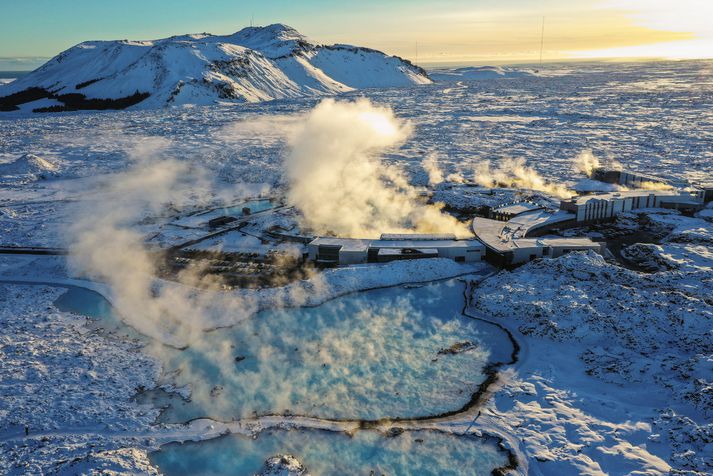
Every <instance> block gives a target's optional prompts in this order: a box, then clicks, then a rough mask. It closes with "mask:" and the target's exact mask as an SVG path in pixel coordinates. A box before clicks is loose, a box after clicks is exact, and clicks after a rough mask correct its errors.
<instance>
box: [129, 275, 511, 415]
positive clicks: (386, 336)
mask: <svg viewBox="0 0 713 476" xmlns="http://www.w3.org/2000/svg"><path fill="white" fill-rule="evenodd" d="M463 286H464V285H463V284H462V283H460V282H457V281H450V282H445V283H438V284H432V285H427V286H422V287H416V288H413V287H412V288H404V287H397V288H389V289H380V290H374V291H369V292H364V293H357V294H352V295H349V296H344V297H341V298H338V299H335V300H333V301H330V302H327V303H325V304H323V305H321V306H318V307H313V308H298V309H284V310H270V311H265V312H261V313H259V314H257V315H256V316H254V317H253V318H251V319H249V320H247V321H244V322H242V323H240V324H238V325H236V326H234V327H231V328H228V329H219V330H216V331H213V332H208V333H205V334H204V335H203V336H202V337H201V339H200V340H199V341H197V342H194V343H193V344H192V345H191V347H190V348H188V349H186V350H177V349H166V348H161V349H160V353H159V356H160V358H161V360H162V362H163V368H164V372H165V373H166V375H167V382H171V383H174V384H175V385H177V386H179V387H183V386H185V385H188V386H189V387H190V389H191V398H190V400H184V399H182V398H181V397H179V396H177V395H166V394H165V393H163V392H149V393H148V394H146V395H144V396H143V398H144V400H143V401H146V402H152V403H154V404H156V405H158V406H161V407H165V411H164V412H163V414H162V417H161V421H163V422H185V421H188V420H191V419H194V418H199V417H211V418H215V419H219V420H223V421H228V420H233V419H240V418H249V417H254V416H258V415H267V414H295V415H306V416H314V417H320V418H330V419H379V418H389V417H390V418H393V417H402V418H405V417H421V416H430V415H437V414H441V413H444V412H451V411H455V410H458V409H461V408H462V407H463V406H465V405H466V404H468V402H469V401H470V400H471V398H472V395H473V393H474V392H476V390H477V389H478V387H479V385H480V384H481V383H482V382H483V381H484V380H485V378H486V375H485V374H484V372H483V369H484V367H485V366H486V365H487V364H488V363H490V362H493V361H507V360H509V355H510V352H511V351H512V346H511V344H510V342H509V340H508V339H507V336H506V335H505V334H504V333H503V331H502V330H501V329H499V328H497V327H495V326H493V325H491V324H488V323H484V322H481V321H477V320H474V319H471V318H468V317H465V316H463V315H462V314H461V308H462V306H463ZM455 344H465V347H466V350H464V351H463V352H460V353H448V352H443V350H444V349H448V348H450V347H452V346H453V345H455Z"/></svg>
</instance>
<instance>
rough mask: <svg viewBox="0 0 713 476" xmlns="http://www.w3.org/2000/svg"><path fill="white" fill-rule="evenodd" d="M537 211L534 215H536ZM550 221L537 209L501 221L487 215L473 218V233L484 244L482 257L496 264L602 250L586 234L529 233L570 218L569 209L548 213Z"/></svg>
mask: <svg viewBox="0 0 713 476" xmlns="http://www.w3.org/2000/svg"><path fill="white" fill-rule="evenodd" d="M535 215H537V216H535ZM550 215H551V217H552V218H553V220H552V221H548V220H545V219H543V217H542V216H541V214H538V212H529V213H524V214H522V215H520V216H518V217H515V218H514V219H513V220H517V221H516V222H513V220H511V221H508V222H502V221H498V220H491V219H489V218H480V217H476V218H474V219H473V233H475V235H476V236H477V237H478V239H479V240H480V241H482V242H483V244H484V245H485V247H486V251H485V257H486V259H487V260H488V262H490V263H491V264H494V265H496V266H511V265H517V264H522V263H526V262H528V261H532V260H535V259H538V258H558V257H560V256H562V255H564V254H566V253H570V252H572V251H584V250H592V251H594V252H596V253H599V254H602V253H603V252H604V248H605V247H604V244H603V243H598V242H595V241H592V240H591V239H589V238H548V237H543V238H532V237H531V233H533V232H534V231H536V230H539V228H540V226H541V225H543V224H549V225H554V224H555V223H562V222H567V221H571V219H572V216H571V215H570V214H568V213H551V214H550Z"/></svg>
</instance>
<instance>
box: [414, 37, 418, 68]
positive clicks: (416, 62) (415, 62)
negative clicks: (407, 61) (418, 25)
mask: <svg viewBox="0 0 713 476" xmlns="http://www.w3.org/2000/svg"><path fill="white" fill-rule="evenodd" d="M413 64H418V41H417V42H416V61H414V63H413Z"/></svg>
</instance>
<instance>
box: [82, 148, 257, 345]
mask: <svg viewBox="0 0 713 476" xmlns="http://www.w3.org/2000/svg"><path fill="white" fill-rule="evenodd" d="M165 146H166V144H165V143H164V142H163V141H160V140H153V139H151V140H144V141H141V142H140V143H139V144H138V145H137V146H136V147H134V149H133V150H132V151H131V154H130V156H131V158H132V160H133V162H134V164H133V166H132V168H131V169H130V170H129V171H127V172H124V173H120V174H115V175H113V176H112V177H111V179H110V180H109V181H108V182H107V183H106V184H105V186H104V188H102V190H101V192H100V193H99V194H98V195H97V196H96V197H94V200H93V201H91V202H90V203H85V204H83V205H82V206H81V207H80V209H79V210H77V213H76V214H75V221H74V223H73V225H72V226H71V227H70V229H69V230H68V233H69V236H68V241H69V243H71V245H70V251H71V254H70V257H69V263H70V266H71V267H72V268H73V270H74V271H75V272H77V273H79V274H81V275H87V276H89V277H92V278H94V279H97V280H99V281H102V282H104V283H106V284H107V285H108V286H109V288H110V290H111V296H110V297H111V298H112V301H113V303H114V305H115V307H116V308H117V309H118V310H119V312H120V314H121V315H122V318H123V319H124V320H125V321H126V322H127V323H128V324H129V325H131V326H132V327H134V328H135V329H137V330H138V331H139V332H141V333H143V334H146V335H149V336H152V337H154V338H156V339H158V340H160V341H162V342H167V343H170V344H173V345H176V346H181V345H186V344H187V343H188V342H189V341H190V339H191V335H192V334H194V333H195V332H197V331H198V330H199V329H200V328H201V324H202V323H203V321H206V320H208V319H209V318H210V317H212V315H213V314H215V313H222V312H241V313H245V314H246V315H249V313H251V312H252V309H251V306H250V304H249V303H248V302H247V301H244V300H241V301H240V302H233V301H231V300H229V299H227V297H226V298H220V297H216V293H212V292H209V291H206V292H203V293H195V292H193V290H192V289H191V288H190V287H188V286H191V287H192V286H201V287H210V286H211V285H214V284H216V283H214V282H209V281H208V279H207V278H204V277H202V273H199V272H197V270H195V269H194V270H188V271H185V272H183V273H181V274H180V275H179V277H178V281H179V283H180V284H176V283H166V282H160V281H158V280H157V279H156V271H157V265H158V262H159V259H160V256H158V255H157V254H155V253H153V252H151V251H149V250H148V249H147V248H146V246H145V244H144V237H143V235H142V233H140V231H139V228H138V227H137V225H136V224H137V222H139V221H140V220H141V219H142V218H145V217H147V216H156V215H157V214H161V212H162V211H164V210H165V209H166V207H168V206H171V205H172V204H175V203H181V202H189V201H192V202H195V201H197V200H199V199H200V198H201V197H199V196H197V195H196V192H195V191H196V190H206V186H205V185H204V184H203V182H204V177H203V175H202V174H201V173H200V171H199V170H196V169H194V168H191V167H189V166H188V165H186V164H185V163H182V162H178V161H176V160H173V159H170V158H166V157H164V155H165Z"/></svg>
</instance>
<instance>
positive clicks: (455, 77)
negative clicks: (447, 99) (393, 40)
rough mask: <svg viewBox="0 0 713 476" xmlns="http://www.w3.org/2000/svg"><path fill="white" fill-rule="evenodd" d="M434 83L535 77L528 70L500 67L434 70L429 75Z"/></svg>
mask: <svg viewBox="0 0 713 476" xmlns="http://www.w3.org/2000/svg"><path fill="white" fill-rule="evenodd" d="M430 76H431V78H432V79H433V80H434V81H462V80H466V81H474V80H479V79H496V78H523V77H528V76H536V74H535V73H533V72H532V71H528V70H518V69H513V68H507V67H501V66H468V67H465V68H455V69H434V70H433V71H431V73H430Z"/></svg>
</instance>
